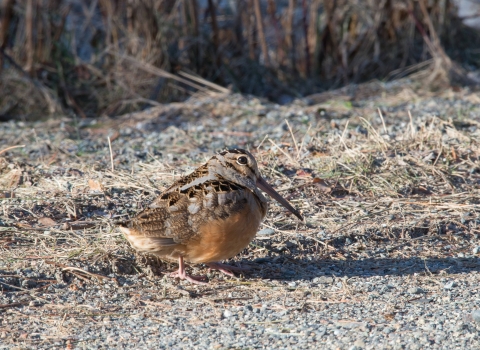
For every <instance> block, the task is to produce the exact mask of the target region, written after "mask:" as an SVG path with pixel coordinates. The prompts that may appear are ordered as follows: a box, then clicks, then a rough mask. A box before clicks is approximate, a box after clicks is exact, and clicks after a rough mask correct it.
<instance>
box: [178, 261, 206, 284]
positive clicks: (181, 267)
mask: <svg viewBox="0 0 480 350" xmlns="http://www.w3.org/2000/svg"><path fill="white" fill-rule="evenodd" d="M170 277H173V278H176V277H178V278H180V279H181V280H187V281H189V282H192V283H195V284H208V282H204V281H205V280H206V277H205V276H190V275H187V274H186V273H185V264H184V262H183V256H181V257H179V258H178V271H175V272H172V273H171V274H170Z"/></svg>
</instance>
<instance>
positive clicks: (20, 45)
mask: <svg viewBox="0 0 480 350" xmlns="http://www.w3.org/2000/svg"><path fill="white" fill-rule="evenodd" d="M475 16H478V14H474V13H472V14H471V17H475ZM479 66H480V35H479V32H478V30H475V29H472V28H471V27H467V26H465V25H464V22H463V18H461V17H460V16H459V12H458V8H457V3H456V2H455V1H450V0H415V1H414V0H398V1H393V0H364V1H356V0H338V1H335V0H282V1H274V0H263V1H261V0H238V1H232V0H203V1H201V0H198V1H197V0H116V1H114V0H85V1H73V0H23V1H19V0H2V1H1V8H0V69H1V71H0V91H1V93H0V120H8V119H19V118H21V119H31V118H41V117H46V116H51V115H59V114H63V115H64V114H65V113H67V114H70V115H71V114H75V115H77V116H79V117H81V118H86V117H97V116H100V115H110V116H114V115H118V114H121V113H125V112H130V111H135V110H139V109H142V108H145V107H146V106H150V105H155V104H158V103H168V102H175V101H182V100H185V99H186V98H188V97H189V96H191V95H192V94H209V93H219V92H220V93H222V92H227V91H233V92H242V93H247V94H254V95H258V96H263V97H266V98H268V99H271V100H273V101H276V102H279V103H288V102H290V101H292V100H293V99H295V98H298V97H301V96H305V95H308V94H313V93H316V92H321V91H325V90H327V89H334V88H338V87H340V86H344V85H347V84H352V83H354V84H355V83H361V82H365V81H369V80H371V79H381V80H384V81H386V80H390V79H394V78H399V77H403V76H406V75H408V74H412V73H414V72H417V71H419V70H425V69H429V70H430V71H429V72H430V73H429V79H426V80H425V88H432V89H435V88H437V89H438V88H441V87H442V86H443V85H442V84H452V83H455V81H457V82H460V83H462V84H463V83H471V82H472V81H471V79H469V78H468V76H469V72H470V71H474V70H476V69H478V68H479ZM227 89H228V90H227Z"/></svg>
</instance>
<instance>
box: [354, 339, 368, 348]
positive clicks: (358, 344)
mask: <svg viewBox="0 0 480 350" xmlns="http://www.w3.org/2000/svg"><path fill="white" fill-rule="evenodd" d="M353 345H355V346H356V347H358V348H360V349H363V348H364V347H365V342H364V341H363V340H362V339H357V340H355V343H353Z"/></svg>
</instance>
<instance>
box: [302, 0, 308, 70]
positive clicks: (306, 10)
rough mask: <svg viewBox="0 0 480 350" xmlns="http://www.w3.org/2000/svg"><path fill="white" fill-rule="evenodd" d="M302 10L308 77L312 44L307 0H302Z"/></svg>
mask: <svg viewBox="0 0 480 350" xmlns="http://www.w3.org/2000/svg"><path fill="white" fill-rule="evenodd" d="M302 10H303V17H302V22H303V34H304V37H305V75H306V77H308V76H309V75H310V45H309V43H308V20H307V16H308V14H307V12H308V5H307V0H302Z"/></svg>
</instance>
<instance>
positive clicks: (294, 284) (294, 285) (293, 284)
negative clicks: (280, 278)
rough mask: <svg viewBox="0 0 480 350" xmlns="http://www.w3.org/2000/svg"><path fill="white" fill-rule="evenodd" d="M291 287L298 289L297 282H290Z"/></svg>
mask: <svg viewBox="0 0 480 350" xmlns="http://www.w3.org/2000/svg"><path fill="white" fill-rule="evenodd" d="M288 286H289V287H296V286H297V284H296V283H295V282H288Z"/></svg>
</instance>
